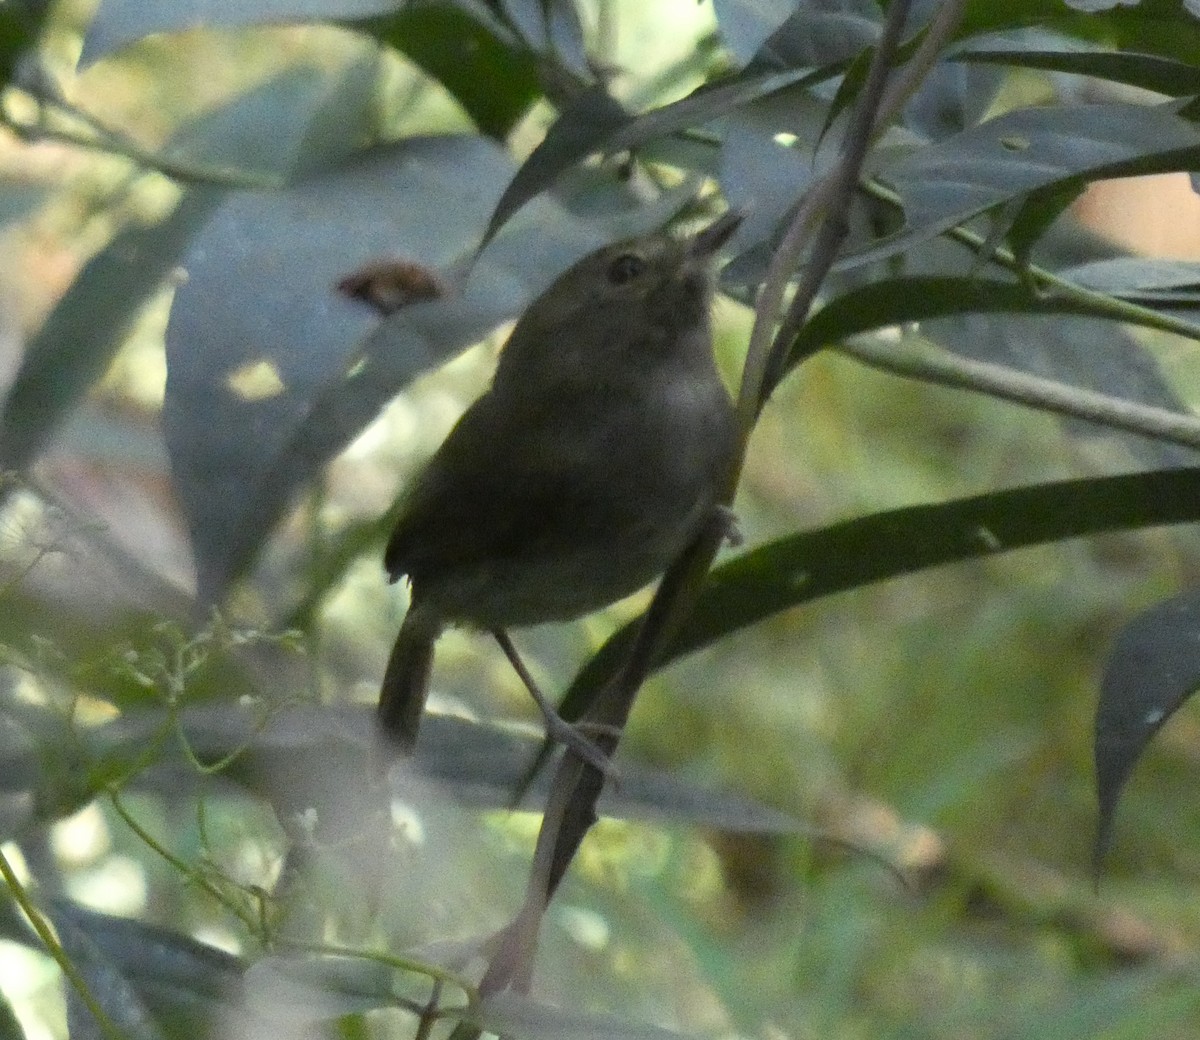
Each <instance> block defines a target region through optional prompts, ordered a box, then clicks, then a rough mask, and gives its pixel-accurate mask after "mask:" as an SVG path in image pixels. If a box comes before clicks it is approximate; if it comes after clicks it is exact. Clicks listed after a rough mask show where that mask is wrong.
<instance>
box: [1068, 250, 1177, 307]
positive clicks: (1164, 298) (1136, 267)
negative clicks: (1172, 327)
mask: <svg viewBox="0 0 1200 1040" xmlns="http://www.w3.org/2000/svg"><path fill="white" fill-rule="evenodd" d="M1059 274H1060V275H1061V276H1062V277H1063V278H1067V279H1070V280H1071V281H1072V282H1076V283H1077V284H1079V285H1082V286H1085V287H1087V288H1089V289H1095V290H1097V291H1098V292H1102V293H1108V294H1109V295H1110V296H1119V297H1120V298H1121V299H1124V300H1138V301H1145V302H1148V303H1158V302H1169V303H1170V304H1172V305H1174V306H1179V305H1183V304H1186V303H1193V302H1200V263H1197V262H1196V261H1194V260H1162V259H1157V258H1153V257H1136V256H1122V257H1114V258H1113V259H1110V260H1095V261H1092V262H1091V263H1086V264H1079V265H1078V266H1076V267H1069V268H1066V269H1064V270H1062V271H1060V272H1059Z"/></svg>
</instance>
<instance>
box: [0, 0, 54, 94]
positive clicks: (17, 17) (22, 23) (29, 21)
mask: <svg viewBox="0 0 1200 1040" xmlns="http://www.w3.org/2000/svg"><path fill="white" fill-rule="evenodd" d="M48 6H49V5H48V4H47V3H46V2H45V0H5V2H4V3H2V4H0V88H3V87H5V86H7V85H8V84H9V83H10V82H11V81H12V80H13V77H14V76H15V75H16V73H17V71H18V63H19V62H20V60H21V57H22V55H24V54H26V53H28V52H29V51H30V49H31V48H32V47H33V46H34V44H36V43H37V41H38V37H39V36H40V35H41V31H42V23H43V22H44V21H45V19H46V13H47V10H48Z"/></svg>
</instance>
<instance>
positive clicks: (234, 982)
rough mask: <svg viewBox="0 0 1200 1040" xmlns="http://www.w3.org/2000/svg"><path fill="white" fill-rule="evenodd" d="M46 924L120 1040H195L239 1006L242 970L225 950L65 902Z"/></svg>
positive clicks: (56, 909)
mask: <svg viewBox="0 0 1200 1040" xmlns="http://www.w3.org/2000/svg"><path fill="white" fill-rule="evenodd" d="M52 917H53V920H54V924H55V927H56V928H58V930H59V932H60V934H61V935H62V936H63V940H64V946H65V947H66V949H67V951H68V953H71V954H72V960H73V961H75V963H76V966H77V967H78V966H81V965H85V966H87V968H88V969H89V972H90V974H89V976H87V977H88V981H89V982H90V983H92V984H93V987H94V988H95V986H96V985H97V984H99V985H100V986H101V987H102V989H101V992H98V993H97V996H99V997H101V1001H100V1002H101V1004H102V1005H103V1006H104V1008H105V1010H106V1011H108V1012H109V1014H110V1015H111V1016H112V1017H113V1018H114V1019H115V1020H116V1021H117V1022H118V1023H119V1024H121V1025H122V1026H123V1027H124V1028H125V1029H126V1030H128V1031H127V1032H125V1033H124V1035H126V1036H129V1037H139V1036H146V1035H164V1034H165V1035H167V1036H170V1037H172V1038H180V1040H182V1038H185V1037H190V1036H196V1035H198V1034H199V1033H200V1032H201V1031H202V1030H203V1029H204V1028H205V1024H206V1023H211V1022H212V1021H213V1019H214V1018H215V1017H216V1016H217V1014H218V1013H219V1012H221V1011H222V1010H232V1009H233V1008H235V1007H237V1005H238V1004H239V1003H240V1000H241V989H242V973H243V972H244V970H245V966H244V965H243V963H242V962H241V961H240V960H239V959H238V958H237V957H234V956H233V955H231V954H228V953H226V952H224V951H223V950H219V949H216V948H215V947H213V946H208V945H205V944H204V943H201V942H197V941H196V940H195V939H193V938H191V937H190V936H188V935H185V934H181V933H179V932H175V931H170V930H168V929H165V928H159V927H156V926H153V925H149V924H146V923H144V922H142V921H137V920H131V919H129V918H124V917H114V916H111V915H109V914H103V913H99V912H97V911H95V910H89V909H86V908H84V907H82V906H79V905H77V904H74V903H69V902H67V901H65V900H57V901H56V902H55V903H54V904H53V908H52ZM68 937H70V939H71V944H68V941H67V940H68ZM77 950H78V951H81V952H82V953H83V959H82V960H80V959H77V956H78V955H77V953H76V951H77ZM68 989H69V987H68ZM118 1015H119V1016H120V1017H118ZM148 1015H152V1016H153V1022H154V1030H155V1032H154V1033H151V1034H146V1033H143V1032H142V1031H141V1030H140V1029H139V1028H138V1025H139V1023H140V1022H142V1021H145V1019H146V1016H148ZM131 1016H132V1017H131ZM126 1019H129V1021H126ZM71 1035H72V1036H74V1035H75V1034H74V1032H73V1031H72V1034H71ZM81 1035H83V1034H81Z"/></svg>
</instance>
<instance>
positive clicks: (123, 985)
mask: <svg viewBox="0 0 1200 1040" xmlns="http://www.w3.org/2000/svg"><path fill="white" fill-rule="evenodd" d="M51 919H52V920H53V922H54V928H55V931H57V932H58V940H59V942H60V943H61V944H62V948H63V952H64V953H66V955H67V956H68V957H69V958H70V960H71V964H72V965H73V966H74V968H75V970H76V972H78V973H79V975H80V977H81V978H82V979H83V981H84V982H85V983H86V984H87V988H88V990H89V991H90V994H91V996H92V998H93V999H94V1000H95V1002H96V1003H97V1004H98V1005H99V1007H100V1008H101V1010H102V1011H103V1012H104V1014H105V1016H107V1018H108V1020H109V1021H110V1022H111V1023H112V1024H113V1025H114V1026H116V1027H117V1029H118V1030H119V1032H120V1035H121V1036H122V1037H127V1038H128V1040H163V1036H164V1034H163V1032H162V1030H161V1029H160V1028H159V1026H158V1024H157V1023H156V1022H155V1021H154V1018H153V1016H152V1015H151V1013H150V1009H149V1008H148V1007H147V1006H146V1004H145V1002H144V1001H143V1000H142V998H141V996H140V995H139V994H138V992H137V989H136V987H134V985H133V984H132V983H131V982H130V980H129V978H128V977H127V976H126V975H125V973H124V972H123V971H122V970H121V966H120V965H119V964H118V963H117V962H116V961H115V960H114V959H113V958H112V957H111V956H109V954H108V952H107V951H106V950H104V949H102V948H100V946H99V945H98V944H97V943H96V942H94V941H93V939H92V937H91V936H90V935H89V934H88V932H87V930H86V929H85V928H83V927H80V925H79V923H77V921H76V919H75V916H74V915H73V914H70V913H65V912H58V910H57V909H56V910H55V911H53V912H52V913H51ZM66 998H67V1029H68V1032H69V1034H70V1035H71V1036H72V1037H83V1038H90V1037H96V1038H97V1040H99V1038H101V1037H105V1036H107V1035H108V1030H106V1029H104V1028H103V1027H101V1025H100V1023H99V1022H97V1020H96V1016H95V1015H94V1013H93V1012H92V1010H91V1009H90V1008H89V1007H88V1005H87V1004H85V1003H84V1001H83V998H82V997H81V995H80V993H79V992H78V991H77V990H76V989H75V987H74V986H71V985H68V986H67V987H66Z"/></svg>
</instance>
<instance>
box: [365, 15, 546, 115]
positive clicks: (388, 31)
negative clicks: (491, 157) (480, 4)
mask: <svg viewBox="0 0 1200 1040" xmlns="http://www.w3.org/2000/svg"><path fill="white" fill-rule="evenodd" d="M351 27H352V28H356V29H358V30H359V31H361V32H365V33H369V34H370V35H372V36H374V37H376V38H378V39H379V40H382V41H383V42H384V43H387V44H390V45H391V46H392V47H395V48H396V49H397V50H398V51H401V52H402V53H403V54H405V55H406V56H407V57H408V58H410V59H411V60H412V61H413V62H415V63H416V64H417V65H419V66H420V67H421V68H422V69H424V70H425V72H427V73H428V74H429V75H430V76H432V77H433V78H434V79H436V80H437V81H438V82H439V83H441V85H442V86H443V87H445V88H446V89H447V90H448V91H449V92H450V93H451V94H453V95H454V97H455V99H456V100H457V101H458V103H459V104H460V105H462V106H463V108H464V109H465V110H466V113H467V115H469V116H470V117H471V119H472V120H474V122H475V125H476V126H477V127H478V128H479V129H480V131H481V132H482V133H485V134H487V135H488V136H490V137H495V138H502V137H504V136H505V135H506V134H507V133H508V132H509V131H510V130H511V129H512V128H513V125H514V124H515V123H516V122H517V120H519V119H520V118H521V117H522V116H523V115H524V114H525V112H526V111H527V110H528V109H529V106H530V105H531V104H532V103H533V102H534V100H535V99H536V98H537V97H538V96H539V94H540V93H541V87H540V86H539V82H538V64H537V59H536V56H535V55H534V54H532V53H531V52H530V51H529V50H527V49H526V48H524V47H522V46H520V44H519V41H517V40H516V38H515V37H514V36H513V35H512V34H511V33H506V32H504V31H503V28H502V27H501V26H499V25H497V24H495V20H494V19H492V18H487V17H482V16H477V15H476V14H473V13H472V12H471V11H468V10H465V9H464V8H463V6H462V5H458V4H451V3H442V2H422V3H408V4H404V5H403V6H402V7H401V8H400V9H399V10H397V11H395V13H393V14H390V15H388V16H386V17H382V18H375V19H370V20H367V21H363V22H358V23H354V24H353V25H352V26H351Z"/></svg>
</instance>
